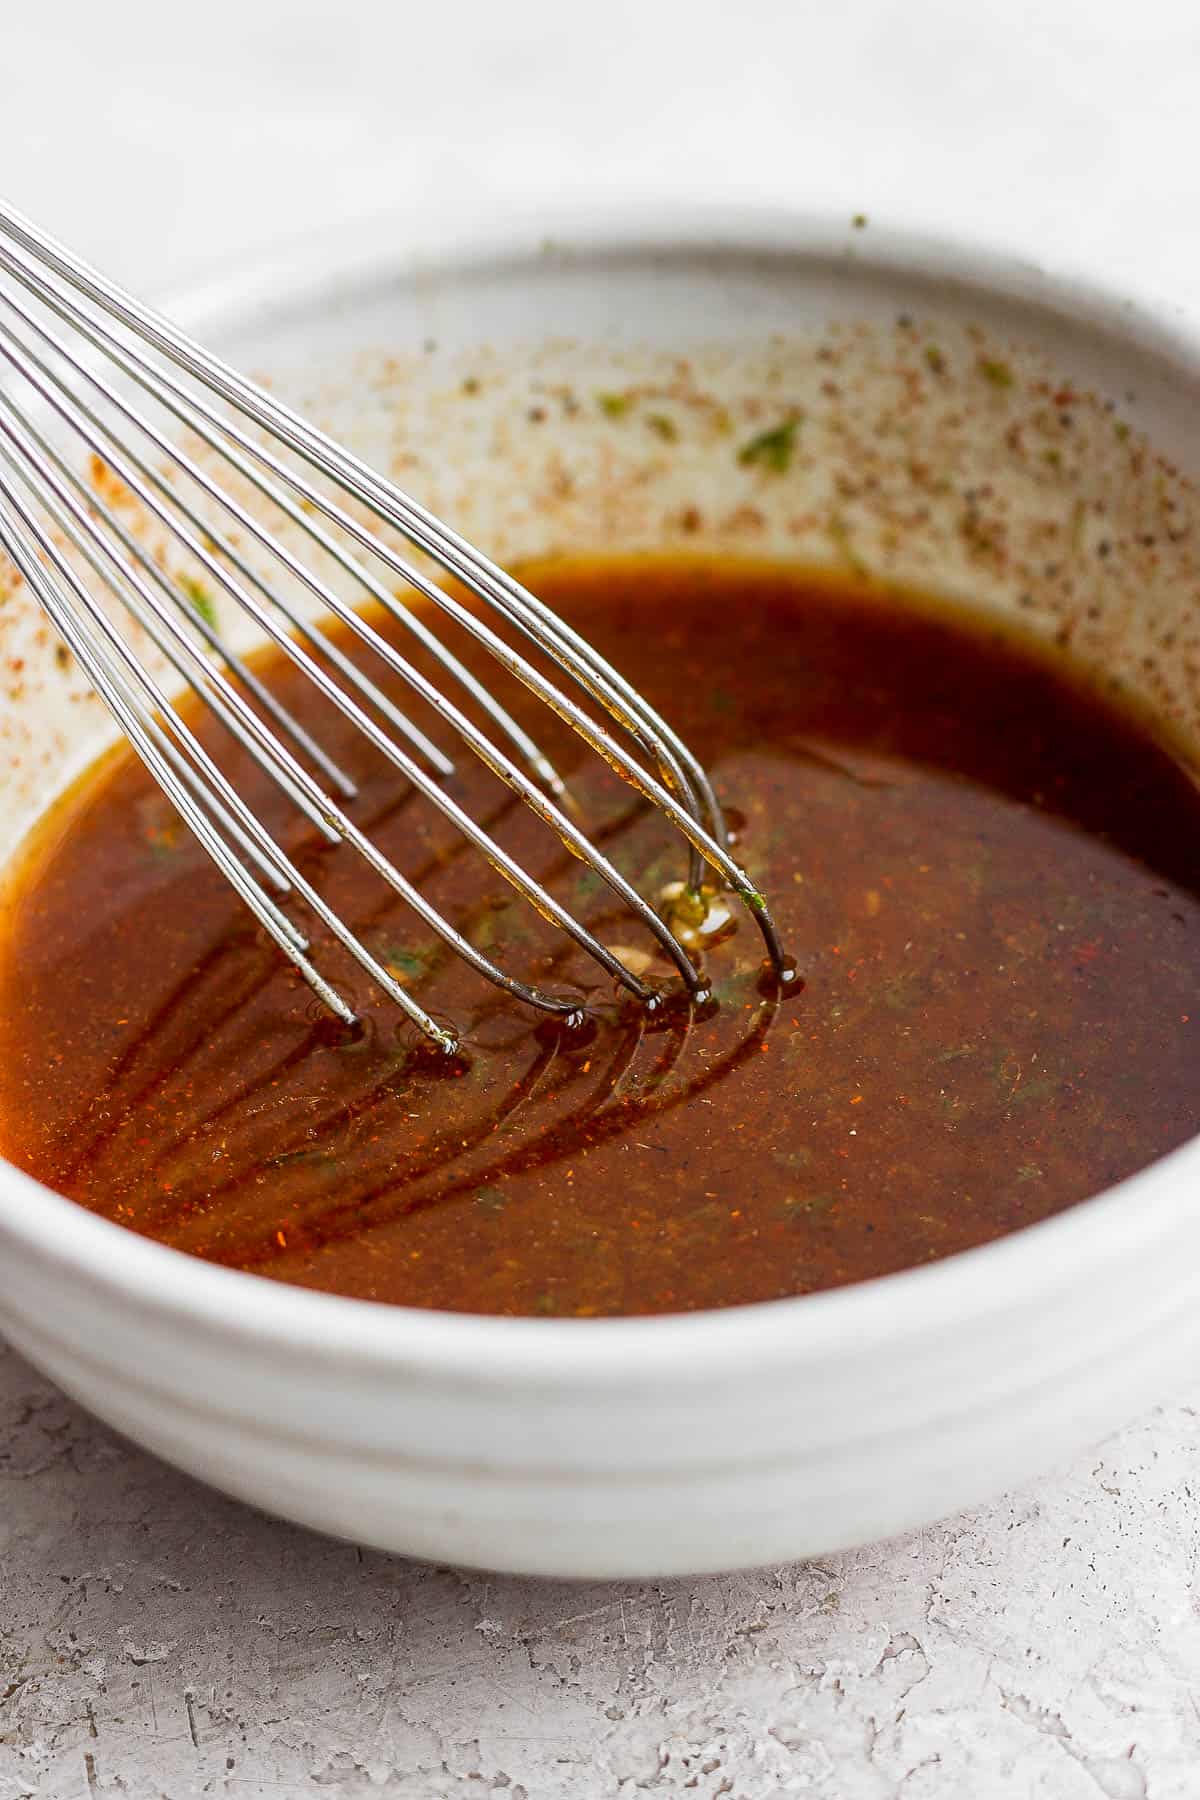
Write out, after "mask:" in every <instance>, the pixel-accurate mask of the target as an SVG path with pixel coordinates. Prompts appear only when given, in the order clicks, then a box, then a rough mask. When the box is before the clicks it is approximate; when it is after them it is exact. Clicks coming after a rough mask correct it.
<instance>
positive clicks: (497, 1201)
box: [475, 1187, 508, 1213]
mask: <svg viewBox="0 0 1200 1800" xmlns="http://www.w3.org/2000/svg"><path fill="white" fill-rule="evenodd" d="M475 1204H476V1206H482V1208H483V1210H484V1211H485V1212H493V1213H497V1212H503V1211H504V1208H505V1207H506V1206H507V1205H508V1195H507V1194H506V1193H505V1192H504V1189H503V1188H498V1187H481V1188H480V1189H479V1192H478V1193H477V1194H476V1196H475Z"/></svg>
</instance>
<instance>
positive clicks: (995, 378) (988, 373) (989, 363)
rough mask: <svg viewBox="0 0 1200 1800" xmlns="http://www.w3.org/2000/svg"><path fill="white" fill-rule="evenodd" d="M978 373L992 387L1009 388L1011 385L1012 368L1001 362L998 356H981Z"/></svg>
mask: <svg viewBox="0 0 1200 1800" xmlns="http://www.w3.org/2000/svg"><path fill="white" fill-rule="evenodd" d="M979 373H980V374H981V375H982V376H983V379H984V380H985V381H990V382H991V384H992V386H993V387H994V388H1010V387H1011V386H1012V385H1013V380H1014V376H1013V372H1012V368H1011V367H1010V365H1009V364H1008V363H1006V362H1002V361H1001V360H1000V359H999V357H995V356H981V357H980V358H979Z"/></svg>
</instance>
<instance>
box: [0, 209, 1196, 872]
mask: <svg viewBox="0 0 1200 1800" xmlns="http://www.w3.org/2000/svg"><path fill="white" fill-rule="evenodd" d="M769 235H770V234H769V233H767V232H764V233H762V234H760V241H759V242H758V243H757V244H756V245H755V246H754V247H753V248H751V247H742V246H739V245H738V244H737V243H736V242H729V241H727V242H725V243H724V244H723V245H721V246H719V247H716V248H714V247H713V244H712V242H711V235H710V237H709V238H708V239H705V238H704V237H703V236H702V235H698V234H692V236H691V237H689V236H688V234H687V233H683V234H681V235H680V236H679V237H678V238H677V239H676V241H674V242H667V241H664V240H663V239H662V238H661V237H659V238H655V237H653V236H651V237H650V238H648V239H647V240H646V241H639V240H638V239H637V238H636V236H628V235H627V236H626V238H625V239H624V240H622V239H621V238H620V237H619V236H613V235H612V234H607V235H606V234H605V233H604V232H597V233H595V234H594V235H593V236H592V238H591V239H589V240H588V241H583V242H578V243H574V244H567V243H565V242H563V241H562V240H551V241H549V242H537V243H534V244H532V245H531V246H530V248H529V250H528V251H527V252H522V251H521V250H519V249H514V248H513V247H512V245H511V243H510V244H508V245H506V246H504V247H502V248H499V249H497V250H495V251H494V252H492V251H490V250H488V249H487V247H486V245H485V246H483V247H479V248H477V249H476V250H475V252H473V253H472V255H470V256H469V257H467V256H462V255H457V254H456V253H453V252H449V251H447V252H443V253H440V254H439V253H438V252H437V251H436V249H434V248H430V249H428V250H427V251H425V252H423V253H420V254H418V253H416V252H414V251H412V250H406V251H404V252H400V251H396V252H394V253H391V254H390V256H389V248H388V245H387V244H386V243H382V244H381V243H380V242H379V241H378V238H376V240H375V241H374V242H373V243H372V245H371V246H370V255H369V257H368V258H367V260H366V263H365V266H364V268H363V271H362V272H361V273H355V272H354V270H353V268H351V270H350V272H349V273H343V274H341V275H339V276H336V277H329V278H321V277H319V276H314V274H313V268H312V267H310V269H309V275H308V279H307V280H300V279H291V280H284V279H282V278H281V276H280V274H279V272H276V273H275V275H274V276H272V277H270V278H267V279H264V280H263V281H262V282H261V283H260V284H258V285H257V286H256V285H255V284H253V283H251V284H249V285H245V284H243V285H242V286H240V287H237V286H231V287H230V288H229V289H227V290H225V291H224V292H222V291H219V290H212V291H210V292H209V293H208V294H207V296H203V297H198V298H197V299H196V301H195V302H194V303H193V305H192V307H191V309H190V311H191V313H192V315H193V317H194V318H195V320H196V323H197V325H198V328H199V329H200V330H201V331H202V332H203V334H204V335H205V337H206V338H207V339H208V341H210V342H211V343H213V345H214V347H216V348H217V349H218V350H219V351H221V352H222V353H224V354H226V355H227V356H228V357H229V358H230V360H231V361H233V362H234V363H235V364H237V365H238V366H240V367H242V368H244V369H247V370H249V371H250V372H252V373H254V374H257V375H259V376H261V377H262V378H264V379H266V380H268V381H270V382H271V383H272V385H273V386H274V387H275V388H276V390H277V391H279V392H280V393H282V394H283V396H284V397H285V398H287V399H288V400H289V401H291V402H292V403H293V404H296V405H297V406H299V407H300V408H301V409H302V410H304V411H306V412H307V413H309V414H310V415H311V416H314V417H315V418H316V419H317V420H318V421H319V422H320V423H322V424H323V425H325V426H327V427H328V428H329V429H330V430H331V431H332V432H333V434H334V435H336V436H338V437H340V438H342V439H343V440H344V441H346V442H348V443H349V444H350V445H351V446H352V447H353V448H354V449H355V450H357V451H358V452H359V453H360V454H361V455H362V456H364V458H365V459H366V460H367V461H369V462H371V463H372V464H374V465H375V466H377V467H379V468H382V469H384V470H386V471H387V472H388V473H390V474H391V475H392V476H393V477H394V478H395V479H396V480H397V481H398V482H399V483H400V485H402V486H404V487H405V488H407V489H408V490H409V491H410V492H411V493H413V494H414V495H415V497H416V498H418V499H419V500H421V501H422V502H424V503H425V504H426V505H428V506H429V507H431V508H432V509H433V510H434V511H436V512H439V513H440V514H442V515H443V516H444V517H445V518H447V519H448V520H449V521H450V522H451V523H452V524H453V525H454V526H455V527H456V528H457V529H458V530H459V531H461V532H463V533H464V534H466V535H467V536H470V537H472V538H474V539H475V540H476V541H477V542H479V543H480V544H481V545H482V546H483V547H484V548H485V549H486V550H488V551H489V552H490V553H491V554H492V555H493V556H495V557H496V558H497V559H498V560H500V561H502V562H506V563H509V564H512V563H518V562H522V561H525V560H527V559H543V558H547V557H554V556H555V555H558V554H566V553H577V552H579V551H588V550H604V551H611V550H617V551H622V552H628V551H631V550H655V551H686V552H687V553H688V554H692V555H703V554H706V553H710V552H719V553H722V554H730V553H732V554H739V555H745V556H750V557H756V558H776V557H783V558H787V559H792V560H797V561H801V562H804V563H808V564H811V565H821V566H826V567H828V568H830V569H833V570H836V571H839V572H842V573H845V574H849V575H851V576H854V577H862V578H869V579H870V580H871V581H872V582H874V583H875V584H876V591H877V594H878V599H879V604H880V605H881V606H887V605H889V604H895V603H896V598H895V592H894V590H896V589H898V588H900V587H912V586H915V587H918V588H921V589H924V590H926V591H928V592H930V593H932V594H934V595H936V596H938V597H939V598H940V599H941V600H942V601H943V602H944V603H945V604H946V605H947V606H949V607H956V606H957V607H964V606H965V607H970V608H972V609H979V608H985V609H987V610H988V611H989V612H990V613H991V614H992V615H993V616H994V618H995V619H996V620H997V621H998V622H1003V623H1005V624H1007V625H1009V626H1011V627H1012V628H1013V629H1014V630H1020V631H1023V632H1026V633H1032V634H1035V635H1037V636H1039V637H1041V638H1042V639H1044V640H1045V641H1046V642H1048V643H1051V644H1054V645H1056V646H1057V647H1059V648H1060V649H1061V651H1062V652H1063V654H1064V655H1069V656H1070V657H1071V658H1072V660H1073V662H1074V664H1075V665H1076V666H1077V667H1079V668H1082V669H1083V670H1084V671H1086V672H1087V674H1088V675H1089V676H1090V678H1091V679H1093V680H1094V681H1095V682H1096V683H1097V684H1099V685H1100V686H1102V687H1105V688H1111V689H1113V690H1117V691H1119V692H1120V694H1121V695H1122V697H1123V698H1124V699H1125V700H1126V701H1127V702H1128V703H1129V704H1131V705H1134V706H1136V707H1139V708H1141V709H1142V710H1143V711H1145V712H1146V713H1147V714H1148V715H1152V716H1153V718H1154V721H1155V726H1156V729H1158V730H1159V731H1161V732H1165V733H1169V734H1170V736H1171V738H1172V739H1173V741H1174V744H1175V746H1176V748H1177V750H1178V753H1179V754H1180V756H1181V757H1182V758H1183V759H1184V760H1186V761H1189V762H1191V761H1198V760H1200V658H1198V657H1197V654H1196V651H1197V646H1198V645H1200V630H1198V627H1200V570H1198V568H1197V563H1196V555H1195V545H1196V542H1197V534H1196V529H1195V527H1196V523H1197V506H1198V500H1197V494H1196V491H1195V489H1194V488H1193V486H1192V485H1191V482H1190V480H1189V477H1188V473H1187V470H1186V466H1182V464H1181V462H1177V461H1176V458H1177V457H1180V455H1181V446H1183V445H1184V444H1186V442H1187V437H1188V424H1189V417H1190V416H1192V415H1194V411H1195V401H1196V398H1197V393H1196V388H1197V378H1196V375H1195V373H1194V370H1193V369H1192V368H1191V366H1190V364H1189V362H1188V360H1187V358H1186V355H1185V354H1184V353H1183V352H1182V350H1180V349H1178V348H1177V347H1174V346H1172V344H1171V343H1170V341H1169V338H1168V336H1167V334H1166V333H1164V332H1162V331H1161V330H1156V329H1155V328H1153V327H1152V326H1150V325H1148V324H1146V323H1144V322H1143V321H1140V320H1138V319H1134V318H1132V317H1131V318H1125V317H1123V316H1122V315H1121V314H1120V313H1119V312H1115V311H1114V310H1113V309H1111V308H1107V307H1105V305H1104V304H1102V303H1100V302H1097V301H1095V300H1093V299H1091V298H1090V297H1088V296H1085V295H1082V294H1080V293H1078V292H1073V291H1068V290H1065V289H1055V288H1053V287H1051V286H1050V285H1049V284H1044V285H1043V286H1042V288H1041V289H1040V291H1037V292H1031V291H1029V290H1030V289H1031V287H1032V288H1035V289H1036V288H1037V287H1038V284H1037V283H1031V282H1030V280H1029V278H1028V276H1027V274H1025V273H1023V272H1020V271H1012V270H1006V269H1004V268H1003V267H1002V266H1000V265H990V266H988V265H981V264H976V263H972V261H971V260H970V259H964V258H961V257H960V258H958V259H957V260H956V259H955V258H954V257H952V256H948V255H947V254H946V253H942V252H939V253H937V254H936V255H935V254H934V253H933V252H932V251H930V250H929V249H928V248H920V247H916V248H914V247H911V246H910V247H908V248H907V249H905V248H904V247H896V246H891V247H888V246H886V245H885V246H884V247H883V249H881V250H880V251H879V253H878V254H868V250H867V247H865V246H860V245H859V244H857V243H855V242H854V241H853V240H850V241H848V242H847V243H846V244H841V245H839V244H837V243H834V242H820V241H817V242H814V243H813V244H812V245H811V246H810V248H809V249H808V250H806V251H803V252H802V251H797V250H796V249H794V248H792V247H790V246H789V245H788V243H786V242H784V243H782V244H781V247H780V248H779V249H778V250H776V251H772V250H771V249H770V248H768V247H764V240H765V239H767V238H769ZM187 313H188V308H186V307H185V308H184V317H185V322H188V319H187ZM784 422H787V423H788V424H789V425H790V426H791V427H792V436H791V440H790V455H789V457H788V460H787V466H786V467H772V466H771V465H770V463H769V462H767V463H764V462H763V461H762V460H761V459H756V460H750V461H747V460H745V459H744V458H743V457H742V455H741V452H742V451H743V449H744V447H745V446H746V444H747V443H749V442H750V441H752V440H753V439H754V438H755V437H757V436H758V435H759V434H761V433H763V432H764V431H770V430H772V429H774V428H775V427H776V426H778V425H779V424H781V423H784ZM192 449H193V450H194V451H195V452H196V454H197V455H198V456H199V458H200V459H201V460H202V461H208V462H210V463H212V462H213V460H214V459H213V458H212V456H211V453H209V452H206V451H205V450H204V448H203V446H194V445H193V446H192ZM231 485H235V487H236V483H234V484H231ZM247 498H251V497H250V496H249V494H248V491H247ZM132 522H133V525H134V528H135V529H136V530H137V531H138V532H139V533H140V534H142V535H143V536H144V537H145V540H146V542H147V544H148V546H149V547H151V548H152V549H153V550H155V551H158V550H160V549H162V550H164V552H165V553H167V554H171V552H170V550H169V547H168V546H167V545H166V544H165V541H164V540H163V537H162V534H161V532H160V531H159V530H158V528H157V527H156V526H155V524H154V522H153V520H151V519H149V518H147V517H144V516H137V515H134V517H133V521H132ZM294 541H295V547H296V548H297V550H298V551H299V552H301V553H304V552H305V546H304V543H303V541H302V540H301V539H300V537H299V535H298V534H295V538H294ZM293 597H294V598H295V599H296V601H297V604H300V605H310V604H311V602H310V601H309V598H308V596H307V595H306V594H305V593H304V591H303V590H301V589H298V590H297V592H296V594H295V595H294V596H293ZM223 622H224V623H225V624H226V625H227V627H232V631H231V635H234V636H236V637H237V638H238V639H239V640H240V642H241V644H242V645H244V646H248V645H250V644H252V643H253V640H254V636H255V632H254V628H253V626H252V625H251V624H250V623H249V622H248V621H246V620H244V619H241V620H233V619H231V618H230V617H229V616H228V615H226V616H225V618H224V620H223ZM0 656H3V659H4V664H5V667H6V672H7V683H8V691H7V704H6V706H5V708H4V709H3V712H2V713H0V862H2V861H3V860H4V859H5V858H7V857H8V856H9V855H10V853H11V852H12V851H13V850H14V849H15V848H16V847H17V845H18V844H19V843H20V841H21V839H22V837H23V835H24V834H25V832H26V831H27V830H28V827H29V825H30V824H31V822H32V821H33V820H34V819H35V818H36V817H37V816H38V815H39V813H41V812H42V811H43V810H44V809H45V807H46V806H47V804H48V803H49V802H51V801H52V800H53V799H54V797H55V796H56V795H57V794H58V793H59V792H60V791H61V790H62V788H63V787H64V785H65V784H66V783H67V782H68V781H69V780H70V778H71V777H72V776H73V775H74V774H75V773H77V772H78V771H79V770H80V769H81V768H82V767H83V766H85V765H86V764H87V763H88V762H89V761H90V760H91V759H92V757H93V756H94V755H95V754H96V753H97V751H98V750H99V749H100V748H101V747H102V746H103V745H104V744H105V743H106V742H107V741H109V740H110V739H111V738H112V736H113V732H112V728H111V726H110V724H109V722H108V719H107V715H106V714H105V712H104V710H103V708H102V706H101V705H100V704H99V702H97V701H96V700H95V698H94V697H93V696H92V695H91V694H90V692H89V691H88V690H87V687H86V683H85V681H84V679H83V677H82V675H81V673H80V671H79V670H78V669H77V668H75V666H74V665H73V664H71V663H70V662H69V660H68V661H66V662H64V660H63V658H62V656H61V653H60V652H59V649H58V646H57V642H56V639H55V635H54V633H53V632H52V630H51V629H50V628H49V627H48V626H47V625H46V623H45V622H44V621H43V620H42V618H41V616H40V614H39V613H38V611H37V609H36V606H35V605H34V603H33V602H32V599H31V597H30V595H29V594H28V592H27V591H26V590H25V588H24V587H22V586H20V585H19V584H17V585H13V584H11V583H10V584H9V587H8V591H7V593H6V596H5V598H4V603H3V605H0ZM150 660H153V658H151V659H150Z"/></svg>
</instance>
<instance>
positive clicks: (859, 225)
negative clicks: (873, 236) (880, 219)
mask: <svg viewBox="0 0 1200 1800" xmlns="http://www.w3.org/2000/svg"><path fill="white" fill-rule="evenodd" d="M850 223H851V224H852V225H853V227H854V229H855V231H865V230H866V228H867V215H866V213H855V215H854V217H853V218H852V219H851V221H850Z"/></svg>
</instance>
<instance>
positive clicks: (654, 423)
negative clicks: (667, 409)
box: [646, 413, 679, 444]
mask: <svg viewBox="0 0 1200 1800" xmlns="http://www.w3.org/2000/svg"><path fill="white" fill-rule="evenodd" d="M646 423H647V425H648V426H649V427H650V429H651V431H652V432H653V433H654V435H655V436H656V437H660V438H661V439H662V441H663V443H664V444H674V443H677V442H678V440H679V427H678V425H677V424H676V423H675V421H674V419H673V418H672V417H671V415H670V413H647V414H646Z"/></svg>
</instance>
